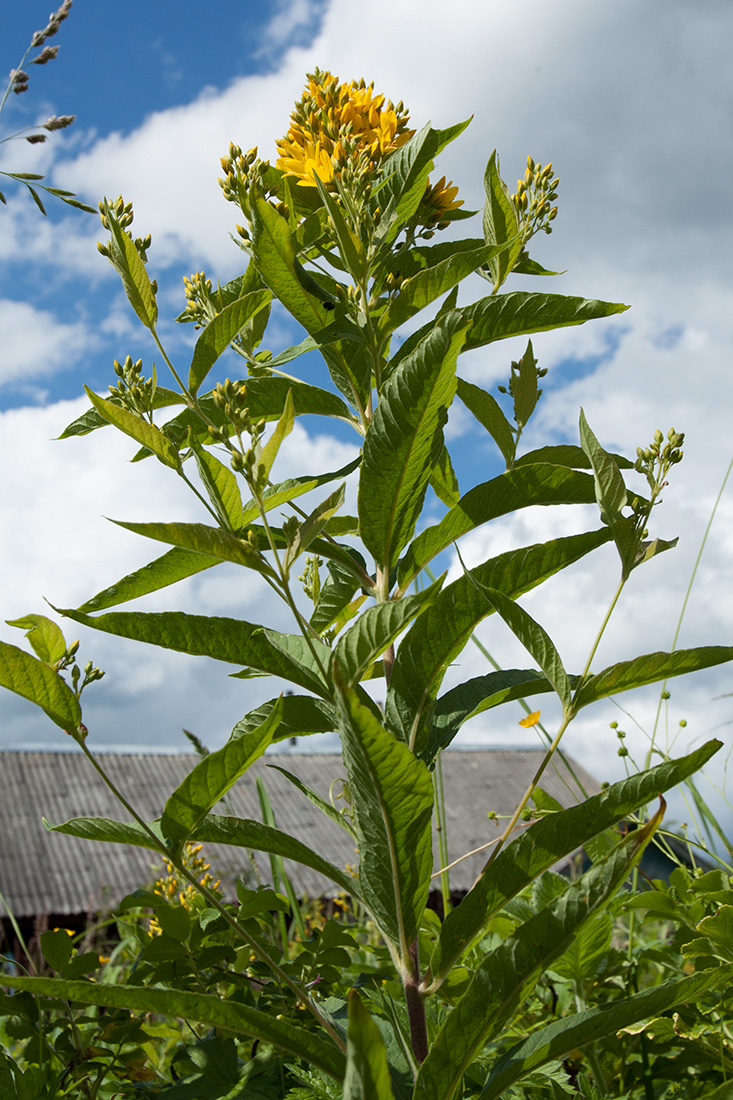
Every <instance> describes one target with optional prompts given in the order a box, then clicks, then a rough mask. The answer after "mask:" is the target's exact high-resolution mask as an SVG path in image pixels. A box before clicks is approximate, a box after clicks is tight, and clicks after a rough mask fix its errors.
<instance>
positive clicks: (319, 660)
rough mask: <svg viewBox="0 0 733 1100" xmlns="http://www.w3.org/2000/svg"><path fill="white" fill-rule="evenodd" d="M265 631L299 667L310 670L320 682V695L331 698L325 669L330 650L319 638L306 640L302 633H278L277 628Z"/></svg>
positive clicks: (273, 642)
mask: <svg viewBox="0 0 733 1100" xmlns="http://www.w3.org/2000/svg"><path fill="white" fill-rule="evenodd" d="M265 633H266V635H267V637H268V638H269V639H270V641H271V642H272V644H273V645H274V646H275V648H276V649H279V650H280V652H281V653H282V654H283V655H284V656H285V657H287V658H288V660H292V661H293V662H294V663H295V664H297V666H298V667H299V668H302V669H307V670H308V671H310V672H311V673H312V675H313V677H314V678H316V679H318V680H319V682H320V691H319V694H320V695H325V697H326V698H327V699H330V698H331V694H332V693H331V691H330V685H329V684H328V683H327V680H326V670H327V668H328V662H329V659H330V657H331V650H330V649H329V648H328V646H327V645H324V644H323V642H322V641H320V639H319V638H313V637H309V638H308V639H307V640H306V638H304V637H303V635H302V634H280V633H279V631H277V630H268V629H267V627H265Z"/></svg>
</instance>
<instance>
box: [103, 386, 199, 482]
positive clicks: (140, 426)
mask: <svg viewBox="0 0 733 1100" xmlns="http://www.w3.org/2000/svg"><path fill="white" fill-rule="evenodd" d="M84 389H85V390H86V394H87V397H88V398H89V400H90V401H91V403H92V405H94V408H95V409H96V410H97V412H98V413H99V414H100V416H103V417H104V419H105V420H107V421H108V422H109V423H110V424H114V426H115V428H119V430H120V431H121V432H124V433H125V435H129V436H131V437H132V439H135V440H136V441H137V442H138V443H141V444H142V445H143V447H146V448H147V449H148V450H149V451H152V452H153V454H154V455H155V456H156V457H157V458H159V459H160V461H161V462H162V463H163V464H164V465H165V466H170V468H171V469H172V470H177V469H178V466H179V464H180V463H179V458H178V452H177V451H176V448H175V447H174V446H173V444H172V443H171V441H170V439H168V437H167V436H165V435H163V433H162V432H161V430H160V429H159V428H156V427H155V425H154V424H149V423H148V422H147V420H143V419H142V417H140V416H135V414H134V413H131V412H130V411H129V410H128V409H124V408H123V407H122V405H115V404H114V403H113V402H112V401H107V400H106V398H104V397H100V396H99V395H98V394H96V393H94V391H93V390H90V389H89V387H88V386H85V387H84Z"/></svg>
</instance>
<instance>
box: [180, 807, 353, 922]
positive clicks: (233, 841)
mask: <svg viewBox="0 0 733 1100" xmlns="http://www.w3.org/2000/svg"><path fill="white" fill-rule="evenodd" d="M194 839H195V840H197V841H201V843H203V844H228V845H231V846H234V847H237V848H251V849H253V851H256V852H267V853H268V854H269V855H277V856H281V857H282V858H283V859H292V860H293V861H294V862H295V863H301V864H302V865H303V866H304V867H310V868H311V870H313V871H317V872H318V873H319V874H321V875H324V876H325V877H326V878H327V879H330V880H331V882H335V883H336V885H337V886H339V887H340V888H341V889H342V890H344V891H345V893H347V894H349V895H350V896H352V897H355V898H357V899H358V900H359V901H361V900H362V898H361V895H360V892H359V886H358V883H357V882H356V880H355V879H354V878H353V877H352V876H351V875H350V874H348V872H347V871H344V870H343V869H342V868H340V867H336V866H335V864H333V863H329V861H328V860H327V859H324V858H323V856H320V855H319V854H318V852H314V851H313V850H312V849H311V848H309V847H308V846H307V845H306V844H303V842H302V841H300V840H297V839H296V838H295V837H294V836H290V835H289V834H288V833H284V832H282V831H281V830H280V829H276V828H274V827H273V826H272V825H263V824H262V822H261V821H250V820H248V819H245V818H240V817H229V816H227V817H222V816H220V815H219V814H209V815H208V816H207V817H206V819H205V820H204V821H202V822H201V824H200V825H199V826H198V827H197V828H196V830H195V831H194Z"/></svg>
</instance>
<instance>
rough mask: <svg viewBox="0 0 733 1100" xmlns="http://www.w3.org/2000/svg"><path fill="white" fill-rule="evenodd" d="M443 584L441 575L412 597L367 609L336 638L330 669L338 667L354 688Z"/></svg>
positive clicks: (344, 678) (342, 675) (428, 603)
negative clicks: (336, 642)
mask: <svg viewBox="0 0 733 1100" xmlns="http://www.w3.org/2000/svg"><path fill="white" fill-rule="evenodd" d="M444 580H445V574H443V576H442V577H440V579H439V580H437V581H435V583H434V584H431V585H430V587H429V588H425V589H423V591H422V592H418V593H417V594H416V595H414V596H405V597H403V598H402V599H401V600H396V601H387V602H386V603H379V604H377V605H376V606H374V607H370V608H368V609H367V610H366V611H364V612H363V613H362V614H361V615H360V616H359V618H358V619H357V621H356V622H355V623H354V625H353V626H352V627H350V628H349V629H348V630H347V631H346V632H345V633H344V634H343V635H342V636H341V638H339V641H338V644H337V646H336V648H335V650H334V651H333V658H332V665H333V666H335V667H338V670H339V675H340V677H341V678H342V679H343V680H344V682H345V683H347V684H348V686H349V687H354V686H355V685H356V684H358V683H359V681H360V680H361V679H362V677H363V676H364V673H365V672H366V671H367V669H368V668H369V667H370V665H371V664H372V662H373V661H376V660H377V658H378V657H381V655H382V654H383V653H384V651H385V650H386V649H387V648H388V647H389V646H390V645H392V643H393V642H394V641H395V640H396V639H397V637H398V636H399V635H400V634H401V633H402V631H403V630H404V629H405V627H406V626H407V624H408V623H410V622H412V620H413V619H414V618H415V617H416V616H417V615H420V614H422V612H423V611H424V610H425V608H426V607H429V606H430V605H431V604H432V603H433V602H434V600H435V598H436V596H437V595H438V592H439V591H440V589H441V587H442V585H443V581H444Z"/></svg>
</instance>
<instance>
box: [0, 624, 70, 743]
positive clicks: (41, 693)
mask: <svg viewBox="0 0 733 1100" xmlns="http://www.w3.org/2000/svg"><path fill="white" fill-rule="evenodd" d="M0 687H4V688H7V689H8V691H14V692H15V694H16V695H22V696H23V698H24V699H29V700H30V701H31V703H35V704H36V706H38V707H40V708H41V710H44V711H45V712H46V714H47V715H48V717H49V718H50V719H51V721H52V722H55V723H56V725H57V726H60V727H61V729H62V730H64V731H65V732H66V733H70V734H71V735H72V736H74V735H75V734H76V730H77V729H78V727H79V723H80V722H81V708H80V707H79V700H78V699H77V698H76V696H75V695H74V692H73V691H72V690H71V688H70V687H69V686H68V684H66V683H65V682H64V680H62V678H61V676H59V674H58V672H54V670H53V669H52V668H50V667H49V665H47V664H46V662H45V661H39V660H37V659H36V658H35V657H31V655H30V653H26V652H25V650H23V649H18V647H17V646H14V645H9V644H8V642H0Z"/></svg>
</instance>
